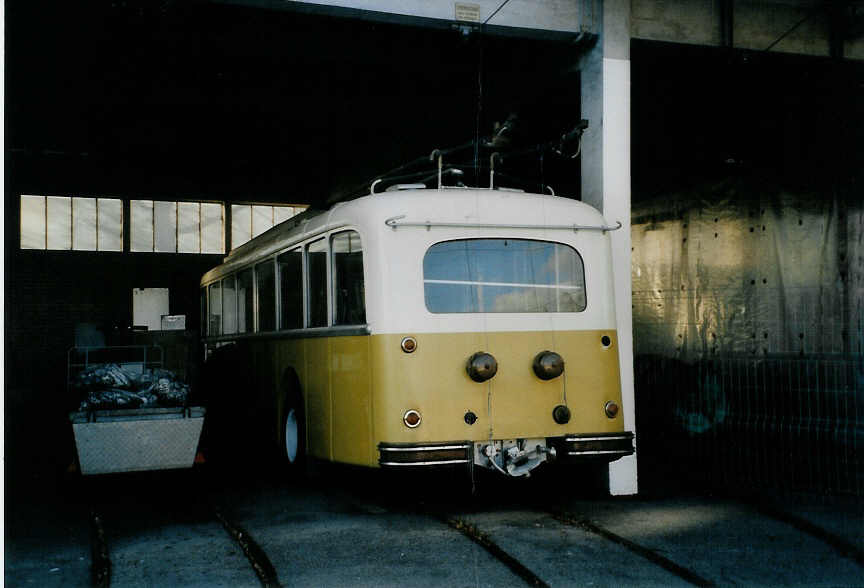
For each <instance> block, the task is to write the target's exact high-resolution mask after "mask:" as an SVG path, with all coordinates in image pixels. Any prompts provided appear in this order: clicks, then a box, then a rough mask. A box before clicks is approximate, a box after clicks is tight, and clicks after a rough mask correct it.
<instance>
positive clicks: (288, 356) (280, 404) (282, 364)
mask: <svg viewBox="0 0 864 588" xmlns="http://www.w3.org/2000/svg"><path fill="white" fill-rule="evenodd" d="M274 353H275V354H276V356H277V357H278V358H279V359H278V361H277V366H276V367H277V372H276V373H277V377H278V379H277V380H276V381H277V382H278V384H279V388H278V389H277V395H276V411H275V414H274V415H273V418H274V419H275V424H276V427H277V429H281V428H282V417H283V416H284V415H285V405H284V404H285V400H286V398H285V393H286V392H288V390H286V388H285V386H286V384H287V382H285V380H284V378H285V374H286V372H287V371H288V370H289V369H292V370H294V371H295V373H296V374H297V379H298V380H299V381H300V393H301V394H302V395H303V398H304V403H305V402H307V401H306V399H305V398H306V390H305V389H304V386H303V382H304V377H305V374H306V369H305V364H304V361H303V341H301V340H300V339H283V340H279V341H277V342H274ZM280 434H281V432H280ZM280 439H281V437H280ZM306 445H307V447H308V439H307V440H306Z"/></svg>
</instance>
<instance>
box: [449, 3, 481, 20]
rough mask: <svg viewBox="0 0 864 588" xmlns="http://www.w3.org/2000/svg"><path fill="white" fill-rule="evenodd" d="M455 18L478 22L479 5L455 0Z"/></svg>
mask: <svg viewBox="0 0 864 588" xmlns="http://www.w3.org/2000/svg"><path fill="white" fill-rule="evenodd" d="M454 7H455V15H454V18H455V19H456V20H461V21H466V22H480V5H479V4H465V3H464V2H456V3H455V4H454Z"/></svg>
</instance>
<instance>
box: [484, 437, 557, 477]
mask: <svg viewBox="0 0 864 588" xmlns="http://www.w3.org/2000/svg"><path fill="white" fill-rule="evenodd" d="M554 458H555V448H554V447H547V446H546V439H505V440H502V441H482V442H477V443H474V464H475V465H478V466H480V467H484V468H488V469H495V470H498V471H499V472H501V473H502V474H504V475H505V476H512V477H514V478H516V477H520V476H525V477H528V476H530V475H531V470H533V469H534V468H536V467H537V466H539V465H540V464H541V463H543V462H544V461H548V460H551V459H554Z"/></svg>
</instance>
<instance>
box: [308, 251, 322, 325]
mask: <svg viewBox="0 0 864 588" xmlns="http://www.w3.org/2000/svg"><path fill="white" fill-rule="evenodd" d="M306 267H307V268H308V269H307V273H308V278H307V279H308V286H309V326H310V327H326V326H327V241H326V240H325V239H318V240H317V241H313V242H312V243H309V245H307V246H306Z"/></svg>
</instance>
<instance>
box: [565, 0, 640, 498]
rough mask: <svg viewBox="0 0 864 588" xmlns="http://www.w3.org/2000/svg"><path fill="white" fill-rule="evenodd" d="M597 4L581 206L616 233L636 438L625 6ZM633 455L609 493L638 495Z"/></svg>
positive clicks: (586, 74)
mask: <svg viewBox="0 0 864 588" xmlns="http://www.w3.org/2000/svg"><path fill="white" fill-rule="evenodd" d="M598 1H599V2H601V4H602V10H601V11H600V12H601V14H602V21H601V25H600V27H601V28H600V38H599V40H598V42H597V44H596V45H595V46H594V47H593V48H592V49H591V50H590V51H589V52H588V53H586V54H585V55H584V56H583V57H582V59H581V63H580V72H581V75H580V79H581V93H582V118H587V119H588V120H589V124H590V126H589V128H588V130H587V131H586V133H585V135H584V136H583V143H582V200H583V201H584V202H586V203H588V204H591V205H592V206H594V207H595V208H597V209H599V210H600V211H602V212H603V215H604V216H605V217H606V220H607V221H609V222H610V223H613V224H614V223H615V222H616V221H620V222H621V225H622V226H621V229H620V230H618V231H614V232H612V233H610V235H611V238H612V265H613V274H614V289H615V307H616V311H615V317H616V318H615V320H616V329H617V331H618V360H619V364H620V373H621V397H622V401H623V418H624V427H625V429H626V430H628V431H633V432H634V433H635V432H636V411H635V396H634V370H633V309H632V292H633V286H632V277H631V264H632V255H631V251H630V247H631V245H630V243H631V237H630V1H629V0H598ZM636 464H637V461H636V455H632V456H628V457H625V458H622V459H619V460H618V461H614V462H612V463H611V464H610V465H609V492H610V494H612V495H629V494H636V493H637V492H638V490H639V485H638V477H637V467H636Z"/></svg>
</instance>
